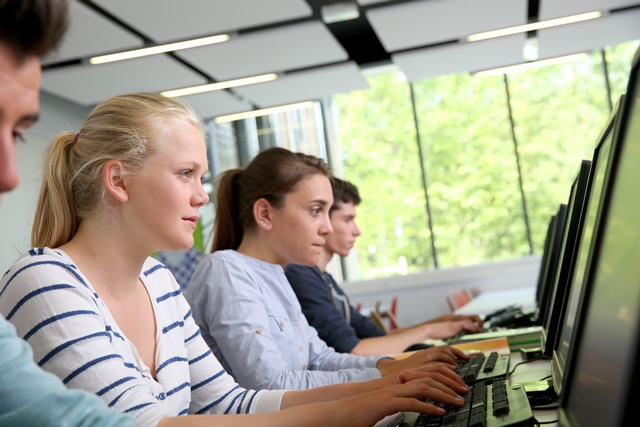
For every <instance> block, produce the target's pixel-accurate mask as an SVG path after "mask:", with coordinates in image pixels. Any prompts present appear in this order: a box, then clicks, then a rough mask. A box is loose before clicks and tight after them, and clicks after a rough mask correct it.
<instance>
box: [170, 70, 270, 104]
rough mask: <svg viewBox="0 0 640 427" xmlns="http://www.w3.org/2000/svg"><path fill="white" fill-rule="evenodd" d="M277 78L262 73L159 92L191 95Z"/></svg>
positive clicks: (174, 95) (171, 94)
mask: <svg viewBox="0 0 640 427" xmlns="http://www.w3.org/2000/svg"><path fill="white" fill-rule="evenodd" d="M277 78H278V75H277V74H275V73H271V74H262V75H259V76H253V77H245V78H244V79H236V80H227V81H226V82H218V83H209V84H206V85H200V86H191V87H185V88H183V89H175V90H168V91H166V92H162V93H161V94H162V95H164V96H168V97H169V98H173V97H176V96H186V95H193V94H196V93H203V92H211V91H214V90H220V89H228V88H230V87H236V86H246V85H252V84H256V83H263V82H269V81H271V80H275V79H277Z"/></svg>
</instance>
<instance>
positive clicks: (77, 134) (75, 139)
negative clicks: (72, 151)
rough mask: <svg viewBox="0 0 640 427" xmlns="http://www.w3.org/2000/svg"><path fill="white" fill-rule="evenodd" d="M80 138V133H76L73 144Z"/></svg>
mask: <svg viewBox="0 0 640 427" xmlns="http://www.w3.org/2000/svg"><path fill="white" fill-rule="evenodd" d="M78 138H80V132H78V133H76V136H75V138H73V143H74V144H75V143H76V142H78Z"/></svg>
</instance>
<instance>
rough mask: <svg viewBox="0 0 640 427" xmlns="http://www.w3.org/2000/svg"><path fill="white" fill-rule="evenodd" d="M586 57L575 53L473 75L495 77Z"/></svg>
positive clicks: (583, 54) (584, 54)
mask: <svg viewBox="0 0 640 427" xmlns="http://www.w3.org/2000/svg"><path fill="white" fill-rule="evenodd" d="M585 56H587V54H586V53H577V54H575V55H567V56H559V57H557V58H550V59H543V60H541V61H532V62H525V63H523V64H518V65H511V66H509V67H502V68H494V69H492V70H486V71H478V72H477V73H473V75H474V76H477V77H488V76H496V75H499V74H507V73H514V72H517V71H524V70H529V69H532V68H540V67H546V66H547V65H554V64H562V63H564V62H571V61H577V60H578V59H582V58H584V57H585Z"/></svg>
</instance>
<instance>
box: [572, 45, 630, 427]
mask: <svg viewBox="0 0 640 427" xmlns="http://www.w3.org/2000/svg"><path fill="white" fill-rule="evenodd" d="M639 60H640V58H639V56H638V55H636V61H635V64H634V66H633V68H632V71H631V78H630V80H629V85H628V86H627V96H626V99H625V101H624V104H623V106H622V110H621V112H620V116H621V117H620V131H619V135H618V136H619V137H618V140H619V141H618V143H617V144H616V142H615V141H614V145H613V147H612V156H611V157H610V160H609V167H608V169H607V174H606V176H605V180H604V186H605V187H604V191H603V199H602V203H601V204H600V209H599V210H598V218H597V220H596V228H595V230H594V237H593V245H592V247H593V250H592V251H591V255H590V263H589V267H590V268H589V269H588V274H587V277H586V279H585V281H586V283H587V284H588V287H589V288H590V292H587V293H585V295H584V298H583V309H582V313H581V314H582V315H581V316H580V318H579V320H580V323H579V330H578V332H577V334H576V335H577V337H576V340H575V342H574V343H573V345H574V355H573V360H572V362H571V365H572V366H573V367H572V368H571V371H570V372H567V382H566V383H565V385H564V389H565V390H563V398H562V400H561V403H560V424H561V425H562V426H570V427H584V426H604V425H606V426H608V427H618V426H637V425H640V411H639V410H638V409H639V408H638V407H637V401H636V399H635V396H637V393H636V390H635V389H636V388H637V384H638V382H639V381H640V364H639V363H638V362H639V361H640V346H639V343H640V262H639V260H640V222H639V218H640V203H638V202H637V200H636V197H638V194H640V168H639V167H638V159H640V61H639Z"/></svg>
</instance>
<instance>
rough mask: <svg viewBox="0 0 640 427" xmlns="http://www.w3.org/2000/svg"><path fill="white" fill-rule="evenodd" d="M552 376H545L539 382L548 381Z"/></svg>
mask: <svg viewBox="0 0 640 427" xmlns="http://www.w3.org/2000/svg"><path fill="white" fill-rule="evenodd" d="M552 376H553V375H547V376H546V377H544V378H540V381H544V380H548V379H549V378H551V377H552Z"/></svg>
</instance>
